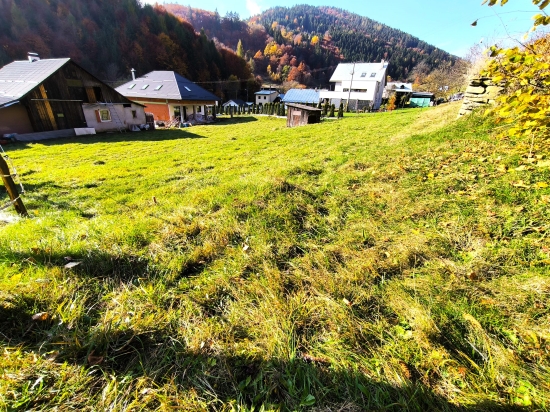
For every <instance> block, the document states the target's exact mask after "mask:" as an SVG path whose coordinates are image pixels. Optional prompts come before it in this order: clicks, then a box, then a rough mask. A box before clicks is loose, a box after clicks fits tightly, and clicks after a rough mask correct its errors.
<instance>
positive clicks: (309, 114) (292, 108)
mask: <svg viewBox="0 0 550 412" xmlns="http://www.w3.org/2000/svg"><path fill="white" fill-rule="evenodd" d="M287 108H288V109H287V113H286V126H287V127H296V126H304V125H306V124H313V123H320V122H321V109H317V108H316V107H310V106H306V105H303V104H297V103H288V104H287Z"/></svg>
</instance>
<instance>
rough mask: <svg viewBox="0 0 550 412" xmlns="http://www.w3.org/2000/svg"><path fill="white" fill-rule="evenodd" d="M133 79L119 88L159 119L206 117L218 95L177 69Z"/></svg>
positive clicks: (215, 102)
mask: <svg viewBox="0 0 550 412" xmlns="http://www.w3.org/2000/svg"><path fill="white" fill-rule="evenodd" d="M132 77H133V79H132V80H131V81H129V82H127V83H125V84H123V85H122V86H119V87H117V88H116V90H117V91H118V92H119V93H121V94H122V95H124V96H126V97H127V98H128V99H130V100H132V101H134V102H137V103H140V104H143V105H144V106H145V110H146V111H147V112H150V113H153V115H154V117H155V120H157V121H159V120H160V121H169V120H174V119H175V118H178V117H179V118H180V120H181V121H197V122H202V121H204V120H206V118H207V115H208V114H209V112H211V113H212V115H213V116H215V111H214V110H211V107H212V106H215V105H216V104H217V102H218V100H219V99H218V97H217V96H216V95H214V94H213V93H210V92H209V91H208V90H205V89H203V88H202V87H200V86H199V85H197V84H195V83H193V82H192V81H191V80H189V79H186V78H185V77H183V76H181V75H179V74H178V73H176V72H173V71H165V70H158V71H152V72H150V73H147V74H145V75H143V76H141V77H138V78H135V77H134V74H133V72H132Z"/></svg>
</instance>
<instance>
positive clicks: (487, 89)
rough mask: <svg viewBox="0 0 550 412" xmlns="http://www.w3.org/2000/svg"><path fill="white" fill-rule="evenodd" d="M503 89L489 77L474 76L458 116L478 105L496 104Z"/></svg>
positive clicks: (469, 111) (468, 112)
mask: <svg viewBox="0 0 550 412" xmlns="http://www.w3.org/2000/svg"><path fill="white" fill-rule="evenodd" d="M501 90H502V87H500V86H496V85H495V84H494V83H493V81H492V80H491V79H490V78H489V77H481V76H474V77H472V78H471V79H470V84H469V86H468V88H467V89H466V92H465V93H464V100H463V102H462V107H461V108H460V111H459V112H458V116H459V117H460V116H464V115H468V114H470V113H472V111H473V110H474V109H477V108H478V107H482V106H486V105H488V104H494V103H495V99H496V97H497V96H498V95H499V93H500V92H501Z"/></svg>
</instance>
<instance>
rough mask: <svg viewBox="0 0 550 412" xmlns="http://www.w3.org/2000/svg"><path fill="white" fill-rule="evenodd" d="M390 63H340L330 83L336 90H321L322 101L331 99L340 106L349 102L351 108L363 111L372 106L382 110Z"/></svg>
mask: <svg viewBox="0 0 550 412" xmlns="http://www.w3.org/2000/svg"><path fill="white" fill-rule="evenodd" d="M387 69H388V62H386V61H384V60H382V61H381V62H380V63H340V64H339V65H338V67H336V70H335V71H334V74H333V75H332V77H331V78H330V82H331V83H333V84H334V90H333V91H330V90H321V92H320V97H321V99H329V100H330V101H331V103H334V104H336V105H339V104H340V102H341V101H342V100H343V101H344V102H347V101H349V105H350V108H354V109H361V108H365V107H369V106H372V108H373V109H374V110H377V109H378V108H380V104H381V103H382V94H383V92H384V87H385V86H386V71H387Z"/></svg>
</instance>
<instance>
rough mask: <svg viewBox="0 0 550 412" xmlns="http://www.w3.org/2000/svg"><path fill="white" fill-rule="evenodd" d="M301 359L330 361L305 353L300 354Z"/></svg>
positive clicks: (319, 361)
mask: <svg viewBox="0 0 550 412" xmlns="http://www.w3.org/2000/svg"><path fill="white" fill-rule="evenodd" d="M302 359H303V360H305V361H306V362H317V363H330V361H329V360H328V359H325V358H321V357H319V356H312V355H308V354H307V353H304V354H302Z"/></svg>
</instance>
